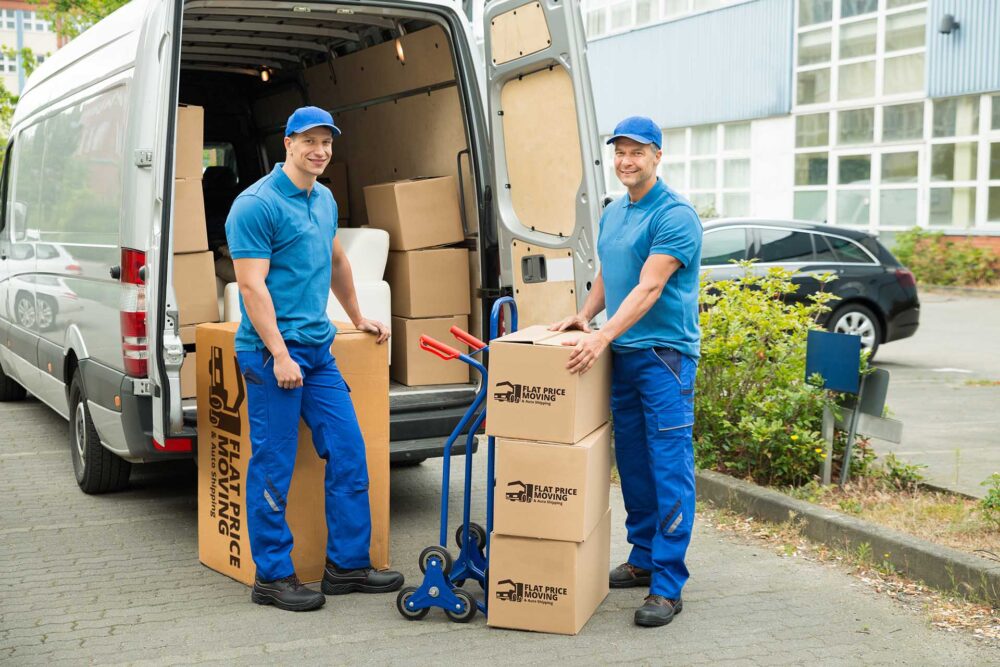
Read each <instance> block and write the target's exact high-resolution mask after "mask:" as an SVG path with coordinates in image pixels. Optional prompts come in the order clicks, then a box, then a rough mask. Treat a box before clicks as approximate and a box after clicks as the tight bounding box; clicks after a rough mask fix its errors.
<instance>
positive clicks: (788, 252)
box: [757, 229, 813, 262]
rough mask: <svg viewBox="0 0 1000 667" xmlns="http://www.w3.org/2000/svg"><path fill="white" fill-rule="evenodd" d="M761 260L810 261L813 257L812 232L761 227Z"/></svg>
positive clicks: (758, 255) (759, 257)
mask: <svg viewBox="0 0 1000 667" xmlns="http://www.w3.org/2000/svg"><path fill="white" fill-rule="evenodd" d="M759 231H760V251H759V252H758V253H757V259H759V260H760V261H761V262H811V261H812V258H813V247H812V234H807V233H806V232H794V231H792V230H789V229H761V230H759Z"/></svg>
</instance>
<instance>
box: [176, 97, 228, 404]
mask: <svg viewBox="0 0 1000 667" xmlns="http://www.w3.org/2000/svg"><path fill="white" fill-rule="evenodd" d="M204 126H205V110H204V109H202V108H201V107H196V106H190V105H187V104H182V105H180V106H179V107H178V108H177V132H176V136H177V141H176V143H175V146H176V148H175V160H174V200H173V217H174V226H173V243H174V246H173V250H174V294H175V295H176V296H177V310H178V313H179V317H180V326H181V340H182V342H184V346H185V349H186V350H187V354H186V355H185V358H184V365H183V366H181V397H182V398H192V397H194V396H195V393H196V383H195V382H194V381H193V380H194V375H195V373H194V368H195V365H196V364H197V359H196V356H195V354H196V353H195V346H194V343H195V341H194V327H195V325H198V324H201V323H203V322H218V321H219V302H218V295H217V293H216V289H215V260H214V258H213V256H212V253H211V252H209V250H208V226H207V224H206V221H205V199H204V195H203V194H202V190H201V172H202V148H203V145H204V144H203V141H204V140H203V136H204Z"/></svg>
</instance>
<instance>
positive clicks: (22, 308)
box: [14, 292, 36, 329]
mask: <svg viewBox="0 0 1000 667" xmlns="http://www.w3.org/2000/svg"><path fill="white" fill-rule="evenodd" d="M14 314H15V316H16V317H17V323H18V324H20V325H21V326H22V327H24V328H25V329H34V328H35V319H36V318H35V300H34V299H33V298H31V295H30V294H25V293H24V292H22V293H21V294H18V295H17V301H16V302H15V303H14Z"/></svg>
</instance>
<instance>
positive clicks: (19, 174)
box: [9, 123, 45, 241]
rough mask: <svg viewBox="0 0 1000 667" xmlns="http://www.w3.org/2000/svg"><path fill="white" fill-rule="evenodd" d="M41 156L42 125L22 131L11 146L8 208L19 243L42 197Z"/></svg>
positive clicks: (42, 143) (30, 224)
mask: <svg viewBox="0 0 1000 667" xmlns="http://www.w3.org/2000/svg"><path fill="white" fill-rule="evenodd" d="M44 153H45V134H44V133H43V132H42V124H41V123H35V124H34V125H32V126H30V127H27V128H25V129H24V130H22V131H21V133H20V134H19V135H18V137H17V141H16V143H15V144H14V154H13V155H12V156H11V159H12V160H13V165H12V168H13V174H14V179H13V181H12V183H11V195H10V201H11V205H10V209H9V210H12V211H13V212H14V215H13V216H12V220H13V223H14V240H15V241H23V240H24V239H25V238H27V236H28V229H35V226H34V217H35V214H36V212H37V209H38V205H39V203H40V201H41V196H42V157H43V156H44Z"/></svg>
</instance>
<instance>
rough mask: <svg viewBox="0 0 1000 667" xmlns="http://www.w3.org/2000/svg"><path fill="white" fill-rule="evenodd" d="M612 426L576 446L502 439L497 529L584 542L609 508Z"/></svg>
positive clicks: (498, 444)
mask: <svg viewBox="0 0 1000 667" xmlns="http://www.w3.org/2000/svg"><path fill="white" fill-rule="evenodd" d="M610 488H611V427H610V425H608V424H604V425H603V426H601V427H599V428H598V429H597V430H596V431H594V432H593V433H591V434H590V435H588V436H587V437H585V438H584V439H583V440H581V441H580V442H578V443H576V444H575V445H564V444H554V443H547V442H532V441H530V440H511V439H509V438H498V439H497V441H496V487H495V488H494V500H493V507H494V508H495V511H494V516H493V530H494V531H495V532H497V533H500V534H503V535H513V536H520V537H539V538H544V539H547V540H565V541H569V542H582V541H584V540H585V539H587V536H588V535H590V533H591V531H593V530H594V527H595V526H596V525H597V522H598V521H600V520H601V518H602V517H603V516H604V514H605V513H606V512H607V511H608V494H609V491H610Z"/></svg>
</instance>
